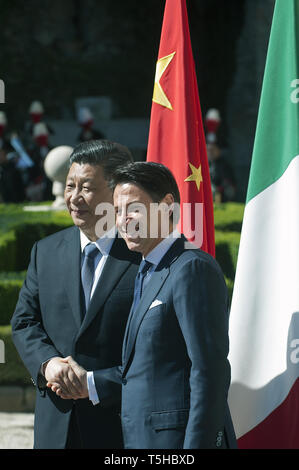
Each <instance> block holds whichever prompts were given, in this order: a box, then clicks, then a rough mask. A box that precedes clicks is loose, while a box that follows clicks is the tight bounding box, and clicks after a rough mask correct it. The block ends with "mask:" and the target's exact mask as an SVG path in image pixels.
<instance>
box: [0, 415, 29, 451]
mask: <svg viewBox="0 0 299 470" xmlns="http://www.w3.org/2000/svg"><path fill="white" fill-rule="evenodd" d="M33 421H34V414H33V413H0V449H32V448H33Z"/></svg>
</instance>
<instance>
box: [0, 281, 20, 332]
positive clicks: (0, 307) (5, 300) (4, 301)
mask: <svg viewBox="0 0 299 470" xmlns="http://www.w3.org/2000/svg"><path fill="white" fill-rule="evenodd" d="M22 284H23V280H22V279H11V280H9V279H7V280H1V279H0V299H1V302H0V325H9V323H10V320H11V317H12V315H13V313H14V310H15V307H16V303H17V300H18V297H19V292H20V289H21V287H22Z"/></svg>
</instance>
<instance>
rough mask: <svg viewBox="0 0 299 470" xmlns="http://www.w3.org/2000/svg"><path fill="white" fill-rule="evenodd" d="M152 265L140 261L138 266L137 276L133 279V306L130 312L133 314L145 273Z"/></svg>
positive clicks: (139, 297)
mask: <svg viewBox="0 0 299 470" xmlns="http://www.w3.org/2000/svg"><path fill="white" fill-rule="evenodd" d="M152 265H153V264H152V263H150V262H149V261H146V260H142V261H141V263H140V266H139V270H138V274H137V276H136V279H135V287H134V300H133V305H132V311H133V312H135V310H136V308H137V306H138V304H139V301H140V299H141V296H142V288H143V281H144V278H145V276H146V275H147V272H148V270H149V268H150V267H151V266H152Z"/></svg>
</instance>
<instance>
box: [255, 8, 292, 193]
mask: <svg viewBox="0 0 299 470" xmlns="http://www.w3.org/2000/svg"><path fill="white" fill-rule="evenodd" d="M298 13H299V0H276V6H275V11H274V15H273V22H272V29H271V34H270V40H269V46H268V54H267V61H266V67H265V73H264V81H263V88H262V94H261V99H260V108H259V114H258V120H257V128H256V135H255V142H254V149H253V156H252V163H251V170H250V177H249V184H248V190H247V201H246V202H249V201H250V200H251V199H252V198H253V197H255V196H256V195H257V194H259V193H260V192H261V191H263V190H264V189H266V188H267V187H268V186H270V185H271V184H273V183H274V182H275V181H277V180H278V179H279V178H280V177H281V176H282V174H283V173H284V171H285V170H286V169H287V167H288V165H289V163H290V162H291V160H292V159H293V158H294V157H296V156H297V155H298V154H299V67H298V65H299V42H298V38H299V36H298V35H299V16H298Z"/></svg>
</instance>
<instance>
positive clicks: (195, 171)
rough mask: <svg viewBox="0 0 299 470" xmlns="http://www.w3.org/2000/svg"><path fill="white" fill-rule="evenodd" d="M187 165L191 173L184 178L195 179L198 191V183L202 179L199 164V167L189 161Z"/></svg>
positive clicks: (187, 179)
mask: <svg viewBox="0 0 299 470" xmlns="http://www.w3.org/2000/svg"><path fill="white" fill-rule="evenodd" d="M189 166H190V169H191V171H192V173H191V175H189V176H188V178H186V179H185V181H195V183H196V186H197V189H198V191H199V188H200V183H201V182H202V181H203V179H202V174H201V165H199V167H198V168H196V166H194V165H192V163H189Z"/></svg>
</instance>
